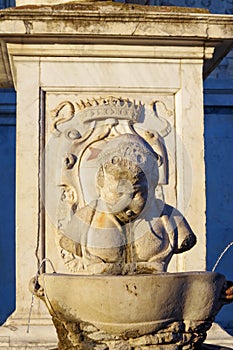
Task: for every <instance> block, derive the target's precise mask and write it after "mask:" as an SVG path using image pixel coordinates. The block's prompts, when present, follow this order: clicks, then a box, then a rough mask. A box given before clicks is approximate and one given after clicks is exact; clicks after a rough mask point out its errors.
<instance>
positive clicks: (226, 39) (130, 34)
mask: <svg viewBox="0 0 233 350" xmlns="http://www.w3.org/2000/svg"><path fill="white" fill-rule="evenodd" d="M0 40H1V52H0V53H1V60H0V61H1V63H0V65H1V68H0V79H1V81H2V83H1V84H0V86H2V87H8V86H11V85H12V83H10V81H11V79H10V78H9V64H8V62H7V49H6V44H8V43H15V44H17V43H20V44H31V45H33V44H40V45H44V44H46V45H49V44H69V45H70V44H71V45H75V44H76V45H77V44H98V45H100V44H113V45H132V46H135V45H143V46H144V47H145V46H166V47H167V48H169V46H171V45H172V46H173V47H184V46H186V47H194V46H195V47H203V48H206V47H207V48H208V47H209V48H216V55H214V57H213V59H212V60H209V58H210V57H209V56H208V55H207V56H206V55H205V54H204V55H203V59H206V58H207V59H208V61H207V63H206V64H207V66H206V67H207V68H206V70H205V72H206V73H205V74H206V75H208V74H209V73H210V72H211V70H212V69H213V68H214V67H215V66H216V65H217V64H218V63H219V61H220V60H221V59H222V57H223V56H224V55H226V53H227V52H229V50H230V49H231V47H232V45H233V16H229V15H212V14H209V13H208V11H206V10H203V9H191V8H184V7H167V6H142V5H135V4H122V3H115V2H109V1H105V2H103V1H100V2H71V3H65V4H60V5H52V6H51V5H43V6H37V5H25V6H18V7H14V8H9V9H5V10H2V11H0ZM177 50H179V48H177ZM204 51H205V50H204Z"/></svg>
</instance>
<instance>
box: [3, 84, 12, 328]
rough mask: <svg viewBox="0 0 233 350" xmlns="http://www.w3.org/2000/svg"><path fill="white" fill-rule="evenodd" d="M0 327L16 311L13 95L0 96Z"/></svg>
mask: <svg viewBox="0 0 233 350" xmlns="http://www.w3.org/2000/svg"><path fill="white" fill-rule="evenodd" d="M0 300H1V303H0V323H2V322H3V321H4V320H5V319H6V317H7V316H8V315H10V314H11V312H12V311H13V310H14V308H15V92H14V91H13V90H10V89H6V90H2V91H1V93H0Z"/></svg>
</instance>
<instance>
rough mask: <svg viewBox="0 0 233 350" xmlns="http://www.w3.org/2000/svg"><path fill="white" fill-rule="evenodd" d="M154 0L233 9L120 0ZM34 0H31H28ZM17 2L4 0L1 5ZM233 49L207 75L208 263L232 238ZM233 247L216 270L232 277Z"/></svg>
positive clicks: (4, 221)
mask: <svg viewBox="0 0 233 350" xmlns="http://www.w3.org/2000/svg"><path fill="white" fill-rule="evenodd" d="M120 1H121V2H137V3H141V4H145V3H147V4H151V5H153V4H154V5H170V6H173V5H174V6H189V7H204V8H208V9H209V10H210V11H211V12H212V13H225V14H233V0H218V1H216V0H168V1H165V0H120ZM29 3H30V1H29ZM8 6H14V1H12V0H0V8H4V7H8ZM232 78H233V52H231V53H230V54H229V55H228V56H227V57H226V58H225V59H224V60H223V61H222V63H221V64H220V65H219V66H218V67H217V69H215V71H214V72H213V73H212V74H211V75H210V77H209V78H208V79H207V80H206V81H205V162H206V194H207V211H206V215H207V266H208V269H209V270H211V269H212V267H213V266H214V264H215V262H216V260H217V257H218V256H219V254H220V253H221V252H222V250H223V249H224V248H225V247H226V245H227V244H228V243H229V242H231V241H232V240H233V233H232V231H233V185H232V180H233V79H232ZM14 174H15V93H14V91H13V90H9V89H8V90H2V92H0V184H1V186H0V199H1V200H0V300H1V301H2V300H4V303H1V304H0V323H2V322H4V320H5V319H6V318H7V316H8V315H9V314H10V313H11V312H12V311H13V310H14V303H15V287H14V286H15V277H14V274H15V265H14V264H15V238H14V234H15V233H14V226H15V221H14V191H15V187H14V183H15V175H14ZM232 256H233V247H232V248H231V249H230V250H229V251H228V253H227V254H226V255H225V256H224V258H223V260H222V261H221V262H220V264H219V266H218V268H217V271H219V272H222V273H224V274H225V275H226V277H227V278H228V279H231V280H233V268H232V266H233V264H232ZM217 320H218V321H219V322H220V323H222V325H223V326H224V327H225V328H231V329H233V305H230V306H227V307H224V308H223V309H222V311H221V312H220V313H219V315H218V318H217Z"/></svg>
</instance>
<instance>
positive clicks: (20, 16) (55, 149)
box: [0, 0, 233, 350]
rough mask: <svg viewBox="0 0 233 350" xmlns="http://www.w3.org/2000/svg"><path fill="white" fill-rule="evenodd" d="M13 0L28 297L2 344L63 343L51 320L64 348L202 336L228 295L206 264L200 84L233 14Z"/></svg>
mask: <svg viewBox="0 0 233 350" xmlns="http://www.w3.org/2000/svg"><path fill="white" fill-rule="evenodd" d="M17 5H18V7H16V8H12V9H7V10H5V11H1V12H0V14H1V17H0V34H1V62H2V64H1V66H0V73H1V77H2V79H1V86H2V87H12V86H14V87H15V89H16V90H17V94H18V95H17V276H16V290H17V291H16V294H17V298H16V310H15V312H14V313H13V314H12V315H11V316H10V317H9V319H8V320H7V322H6V324H5V325H4V327H2V328H1V329H0V345H1V346H3V347H4V346H7V347H8V348H14V349H25V348H27V349H35V348H36V349H41V350H44V349H51V348H54V346H56V343H57V339H56V335H55V332H54V326H53V324H54V325H55V327H56V330H57V334H58V338H59V344H58V347H59V349H69V350H71V349H102V350H104V349H106V350H107V349H123V350H125V349H126V350H127V349H135V350H136V349H137V350H139V349H140V350H147V349H148V350H149V349H156V350H158V349H163V350H165V349H166V350H169V349H172V350H175V349H182V348H183V349H195V348H197V347H198V346H201V345H200V344H202V343H203V341H204V339H205V337H206V332H207V330H208V329H209V328H210V327H211V324H212V322H213V320H214V317H215V315H216V314H217V312H218V311H219V310H220V308H221V307H222V305H224V304H226V303H228V302H230V301H231V299H232V288H231V282H227V281H226V279H225V277H224V276H223V275H221V274H218V273H213V272H206V271H205V270H206V263H205V260H206V259H205V256H206V235H205V168H204V139H203V131H204V126H203V96H202V79H203V73H204V77H205V76H207V75H208V74H209V73H210V72H211V70H213V69H214V67H215V66H216V65H217V63H218V62H219V60H220V59H221V58H222V57H223V56H224V55H225V54H226V53H227V52H228V51H229V50H230V48H231V46H232V38H233V24H232V17H231V16H218V15H211V14H209V13H208V12H207V11H203V10H200V9H185V8H177V7H174V8H170V7H156V6H155V7H149V6H138V5H135V4H120V3H112V2H90V3H89V2H76V1H75V2H64V3H62V4H61V3H58V4H57V3H56V2H55V1H52V0H50V1H44V3H43V4H40V3H38V2H36V3H35V1H34V2H30V5H27V4H26V1H20V0H19V1H17ZM226 28H227V29H226ZM25 213H27V214H26V215H25ZM22 242H23V244H22ZM191 248H192V249H191ZM49 261H51V262H52V265H53V266H54V268H53V270H56V271H57V272H55V271H52V273H50V271H51V270H50V265H49V264H48V262H49ZM36 271H38V272H37V273H36ZM35 275H36V276H35ZM32 276H35V277H34V278H33V279H32V280H31V282H30V289H31V291H32V292H33V298H34V295H36V296H37V297H38V298H35V299H34V300H33V308H31V309H30V315H29V308H30V305H31V294H30V293H29V291H28V282H29V281H30V279H31V277H32ZM41 300H43V302H41ZM44 304H45V305H46V307H45V305H44ZM47 309H48V310H49V313H50V315H51V316H52V320H53V324H52V323H51V317H50V315H49V313H48V310H47ZM29 316H30V317H29ZM29 321H30V328H29V332H28V333H25V327H26V326H28V323H29ZM2 344H3V345H2Z"/></svg>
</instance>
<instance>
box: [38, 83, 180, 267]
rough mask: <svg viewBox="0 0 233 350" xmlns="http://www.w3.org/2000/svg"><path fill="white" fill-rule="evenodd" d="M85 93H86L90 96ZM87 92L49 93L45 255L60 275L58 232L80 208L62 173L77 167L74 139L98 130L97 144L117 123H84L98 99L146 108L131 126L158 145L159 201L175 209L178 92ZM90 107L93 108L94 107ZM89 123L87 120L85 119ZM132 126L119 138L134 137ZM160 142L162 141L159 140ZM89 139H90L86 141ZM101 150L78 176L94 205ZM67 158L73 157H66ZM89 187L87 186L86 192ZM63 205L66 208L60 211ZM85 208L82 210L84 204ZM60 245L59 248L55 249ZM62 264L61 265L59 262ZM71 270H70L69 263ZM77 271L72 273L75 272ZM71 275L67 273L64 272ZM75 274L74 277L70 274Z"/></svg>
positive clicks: (86, 198)
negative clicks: (86, 106)
mask: <svg viewBox="0 0 233 350" xmlns="http://www.w3.org/2000/svg"><path fill="white" fill-rule="evenodd" d="M85 90H86V91H85ZM131 91H132V92H129V89H123V88H122V89H106V90H105V89H102V90H100V89H92V91H90V89H82V91H70V92H67V91H66V92H63V91H59V90H58V91H47V92H46V93H45V98H44V101H45V116H44V128H45V145H44V146H45V152H44V155H43V162H42V163H43V164H44V175H45V191H44V203H45V214H46V215H45V217H46V220H45V237H46V238H45V240H46V242H45V247H46V248H45V249H46V255H47V256H49V257H50V258H51V259H52V260H53V261H56V262H57V266H58V268H59V270H60V271H63V270H64V266H63V259H65V257H64V256H63V253H62V250H61V249H60V247H59V235H57V233H58V231H59V228H61V227H62V226H65V225H66V224H67V222H68V221H69V218H70V215H71V214H70V208H71V207H72V203H75V196H76V194H75V191H72V188H69V189H67V188H66V186H67V184H66V179H65V178H64V175H63V173H62V169H63V166H64V162H66V163H67V164H66V166H68V167H69V166H72V162H73V161H74V159H72V157H70V152H69V151H70V149H71V147H72V142H73V141H74V140H75V139H79V138H81V137H83V135H84V134H85V135H88V134H89V133H90V134H91V133H92V129H93V126H94V128H95V129H96V130H95V133H96V135H97V138H98V137H99V138H101V137H102V135H103V133H105V131H106V130H107V128H108V126H107V125H108V124H109V123H110V124H111V123H113V121H112V120H111V119H114V118H110V119H108V120H102V121H98V122H97V123H96V122H94V121H92V122H85V120H82V117H80V106H81V105H82V103H88V102H87V101H92V100H93V99H96V100H98V99H100V97H102V98H107V97H109V96H113V97H116V98H122V99H124V100H127V99H129V100H130V101H135V102H136V103H139V104H141V106H142V107H143V113H142V114H141V115H140V118H139V119H138V120H134V121H133V122H132V121H131V122H132V124H133V128H134V130H135V131H136V133H138V134H139V135H140V136H142V137H145V138H149V139H151V140H152V139H153V138H154V140H152V141H151V140H150V142H153V143H154V147H155V148H156V151H157V153H160V154H161V158H163V164H162V165H161V167H159V185H158V186H157V188H156V197H157V198H160V199H161V200H163V201H165V202H166V203H169V204H171V205H172V206H174V207H175V206H176V200H177V193H176V188H177V187H176V178H177V171H176V143H177V142H179V140H178V141H177V135H176V134H175V128H174V126H175V114H176V111H175V97H176V90H172V89H170V90H169V89H168V91H161V92H156V90H155V89H153V88H152V89H148V88H147V89H146V90H145V91H143V90H142V89H140V91H139V89H135V88H134V89H131ZM90 103H91V102H90ZM85 118H86V117H85ZM131 122H130V123H129V120H121V119H120V118H119V120H118V121H117V123H118V124H119V125H120V126H119V125H118V126H116V127H115V126H114V128H116V129H117V128H120V129H119V130H120V133H124V132H126V133H127V132H131V131H130V130H129V128H130V126H129V124H131ZM158 136H159V138H158ZM87 137H88V136H87ZM98 149H99V146H98V145H97V146H96V145H95V146H93V147H89V151H88V152H89V153H90V154H89V153H88V156H87V157H86V160H84V162H85V166H82V170H81V172H80V174H79V178H78V176H77V182H79V183H81V186H82V191H83V198H84V203H90V202H92V201H93V200H94V199H95V196H96V188H95V176H96V165H95V160H96V158H97V157H98V152H99V150H98ZM67 155H68V156H67ZM83 184H88V186H83ZM61 203H62V205H61ZM84 203H83V204H84ZM54 242H56V244H55V243H54ZM61 257H62V258H63V259H60V258H61ZM66 265H67V266H68V265H69V264H67V261H66ZM71 270H72V269H71ZM64 271H66V269H65V270H64ZM71 272H72V271H71Z"/></svg>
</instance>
